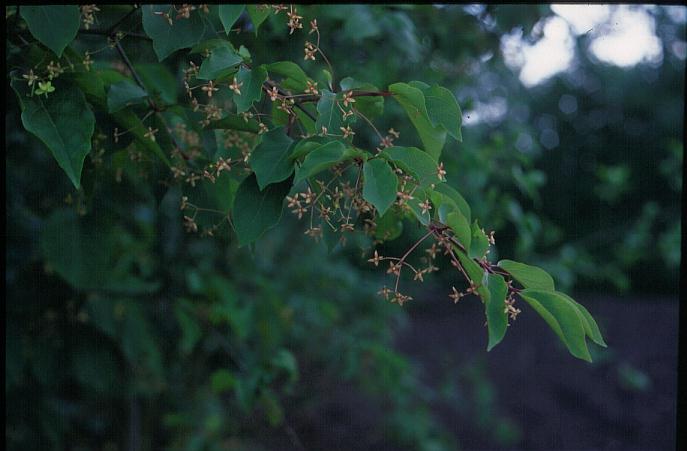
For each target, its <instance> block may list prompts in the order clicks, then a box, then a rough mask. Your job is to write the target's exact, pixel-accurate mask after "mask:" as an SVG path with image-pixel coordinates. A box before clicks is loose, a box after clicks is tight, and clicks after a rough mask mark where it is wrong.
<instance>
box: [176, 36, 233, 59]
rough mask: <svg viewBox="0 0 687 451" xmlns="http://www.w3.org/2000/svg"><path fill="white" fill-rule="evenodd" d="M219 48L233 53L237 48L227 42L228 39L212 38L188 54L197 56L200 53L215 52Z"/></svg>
mask: <svg viewBox="0 0 687 451" xmlns="http://www.w3.org/2000/svg"><path fill="white" fill-rule="evenodd" d="M219 47H224V48H226V49H228V50H230V51H232V52H236V48H235V47H234V46H233V45H232V44H231V42H229V41H227V40H226V39H223V38H212V39H208V40H205V41H202V42H199V43H198V44H196V45H194V46H193V48H192V49H191V51H189V52H188V53H189V55H195V54H198V53H203V54H204V53H205V52H206V51H209V52H212V51H213V50H215V49H217V48H219Z"/></svg>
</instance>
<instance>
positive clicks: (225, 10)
mask: <svg viewBox="0 0 687 451" xmlns="http://www.w3.org/2000/svg"><path fill="white" fill-rule="evenodd" d="M244 7H245V5H219V7H218V13H219V20H220V21H221V22H222V26H223V27H224V31H225V32H226V33H227V35H228V34H229V32H230V31H231V27H232V26H233V25H234V23H235V22H236V21H237V20H238V18H239V17H240V16H241V13H242V12H243V9H244Z"/></svg>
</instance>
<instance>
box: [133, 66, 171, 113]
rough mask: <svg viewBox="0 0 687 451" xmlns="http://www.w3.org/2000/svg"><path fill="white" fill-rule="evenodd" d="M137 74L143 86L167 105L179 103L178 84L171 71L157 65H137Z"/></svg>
mask: <svg viewBox="0 0 687 451" xmlns="http://www.w3.org/2000/svg"><path fill="white" fill-rule="evenodd" d="M134 68H135V69H136V72H138V75H139V76H140V77H141V81H142V82H143V86H145V89H146V91H147V92H149V93H150V94H151V95H153V96H159V97H160V99H161V100H162V101H163V102H164V103H166V104H167V105H172V104H175V103H177V92H178V84H179V83H178V82H177V79H176V77H175V76H174V75H172V73H171V72H170V70H169V69H168V68H167V67H166V66H164V65H162V64H157V63H147V64H136V65H134Z"/></svg>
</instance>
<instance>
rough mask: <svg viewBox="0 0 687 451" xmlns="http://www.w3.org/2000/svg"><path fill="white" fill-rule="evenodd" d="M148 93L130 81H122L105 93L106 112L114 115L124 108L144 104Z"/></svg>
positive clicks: (111, 86)
mask: <svg viewBox="0 0 687 451" xmlns="http://www.w3.org/2000/svg"><path fill="white" fill-rule="evenodd" d="M147 98H148V93H147V92H145V90H143V88H141V87H140V86H138V85H137V84H136V83H134V82H133V81H131V80H122V81H120V82H118V83H115V84H113V85H110V89H109V90H108V91H107V110H108V111H109V112H110V113H116V112H117V111H119V110H123V109H124V108H126V107H128V106H131V105H137V104H141V103H144V102H145V100H146V99H147Z"/></svg>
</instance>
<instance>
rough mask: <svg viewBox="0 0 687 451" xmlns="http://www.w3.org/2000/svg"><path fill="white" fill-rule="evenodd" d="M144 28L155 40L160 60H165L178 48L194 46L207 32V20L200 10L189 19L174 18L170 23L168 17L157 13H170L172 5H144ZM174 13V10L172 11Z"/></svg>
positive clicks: (156, 51)
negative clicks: (203, 17) (205, 20)
mask: <svg viewBox="0 0 687 451" xmlns="http://www.w3.org/2000/svg"><path fill="white" fill-rule="evenodd" d="M141 8H142V9H143V30H144V31H145V32H146V34H147V35H148V36H149V37H150V38H151V39H152V40H153V50H155V54H156V55H157V59H158V60H159V61H162V60H164V59H165V58H167V57H168V56H169V55H171V54H172V53H174V52H175V51H177V50H180V49H185V48H189V47H193V46H194V45H195V44H197V43H198V41H200V39H201V38H202V36H203V34H204V33H205V22H204V21H203V19H202V18H201V17H200V13H199V12H198V11H194V12H192V13H191V17H189V18H188V19H179V20H174V17H172V19H173V20H172V24H171V25H170V24H169V22H168V21H167V19H166V18H165V17H164V16H162V15H158V14H155V13H156V12H157V13H169V12H170V11H172V6H171V5H143V6H141ZM170 14H171V15H174V13H173V11H172V12H171V13H170Z"/></svg>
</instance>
